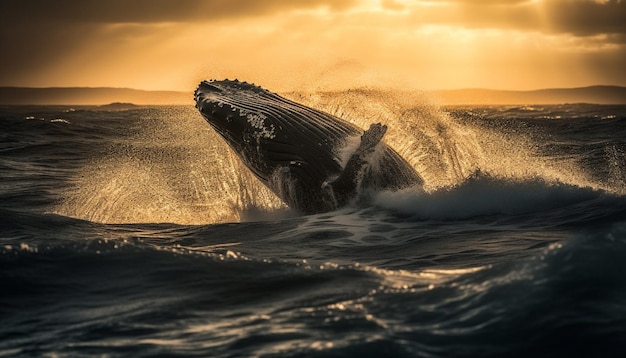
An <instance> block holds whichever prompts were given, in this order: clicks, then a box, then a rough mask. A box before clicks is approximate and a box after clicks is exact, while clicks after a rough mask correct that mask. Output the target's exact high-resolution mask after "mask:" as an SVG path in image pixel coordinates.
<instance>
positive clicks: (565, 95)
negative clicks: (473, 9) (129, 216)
mask: <svg viewBox="0 0 626 358" xmlns="http://www.w3.org/2000/svg"><path fill="white" fill-rule="evenodd" d="M346 91H365V92H367V91H397V92H398V93H399V92H405V93H409V94H411V93H416V94H424V95H426V96H430V97H432V100H433V101H435V102H437V103H440V104H442V105H463V104H468V105H474V104H486V105H490V104H494V105H497V104H503V105H506V104H513V105H516V104H563V103H593V104H626V87H624V86H616V85H592V86H585V87H570V88H542V89H536V90H499V89H489V88H459V89H448V90H423V89H412V88H409V89H404V90H403V89H399V90H398V89H395V88H391V87H387V88H385V87H379V88H376V87H367V86H361V87H355V88H346V89H335V90H319V89H318V90H310V91H309V92H311V93H315V92H326V93H341V92H346ZM276 92H277V93H279V94H282V95H285V96H287V97H289V94H290V93H298V92H300V93H307V90H306V89H304V90H292V91H276ZM114 102H126V103H134V104H139V105H150V104H155V105H158V104H172V105H176V104H192V103H193V91H176V90H142V89H135V88H128V87H0V104H2V105H38V104H44V105H48V104H67V105H102V104H108V103H114Z"/></svg>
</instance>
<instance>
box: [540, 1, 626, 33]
mask: <svg viewBox="0 0 626 358" xmlns="http://www.w3.org/2000/svg"><path fill="white" fill-rule="evenodd" d="M541 6H542V7H543V9H544V11H545V13H546V14H547V16H548V19H549V22H548V24H549V25H548V29H549V30H550V31H554V32H567V33H572V34H575V35H580V36H588V35H596V34H626V1H623V0H609V1H606V2H596V1H592V0H548V1H544V2H543V3H542V4H541Z"/></svg>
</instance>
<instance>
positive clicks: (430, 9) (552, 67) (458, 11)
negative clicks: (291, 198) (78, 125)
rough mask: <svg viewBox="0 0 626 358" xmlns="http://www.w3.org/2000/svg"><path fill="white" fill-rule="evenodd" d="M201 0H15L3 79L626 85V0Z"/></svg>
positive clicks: (175, 84)
mask: <svg viewBox="0 0 626 358" xmlns="http://www.w3.org/2000/svg"><path fill="white" fill-rule="evenodd" d="M220 4H221V3H220ZM3 6H4V7H6V6H8V5H0V10H2V7H3ZM198 6H199V8H193V9H192V8H186V7H185V6H184V5H180V6H178V7H177V8H176V9H174V8H172V9H167V8H163V9H159V8H154V9H150V11H149V12H144V13H140V12H136V13H135V12H132V11H131V12H125V13H124V14H122V13H121V12H119V11H113V9H110V8H108V7H107V6H105V5H102V9H100V11H98V9H93V11H90V12H88V13H85V14H82V15H79V14H78V13H76V14H72V13H71V12H70V13H63V14H61V13H58V14H57V11H56V10H55V9H54V8H50V9H49V12H51V13H52V15H55V14H56V15H55V16H48V17H37V16H35V18H33V19H31V20H32V21H28V22H26V21H24V19H26V18H27V17H29V16H30V17H32V16H33V14H31V13H29V12H28V11H27V10H28V9H27V8H26V7H24V8H23V9H22V8H21V5H15V4H14V5H12V7H11V8H9V9H7V11H4V12H2V13H6V14H8V13H10V11H9V10H11V9H13V11H12V12H13V14H12V16H9V17H7V16H6V15H4V17H3V20H5V24H4V26H10V28H11V29H12V30H11V32H8V31H5V32H3V34H2V37H1V38H0V40H1V41H2V45H3V48H8V49H11V51H10V52H11V54H12V55H11V56H5V57H3V59H2V61H3V62H2V66H0V78H2V79H3V80H2V82H3V83H0V85H14V86H35V87H41V86H110V87H134V88H141V89H174V90H189V89H190V88H193V87H194V86H195V84H196V83H197V82H198V81H199V80H201V79H204V78H211V77H215V78H224V77H230V78H232V77H238V78H243V79H247V80H250V81H254V82H257V83H262V84H264V85H266V86H268V87H271V88H272V89H274V90H277V91H286V90H297V89H302V88H326V89H333V88H346V87H355V86H363V85H365V86H377V85H380V82H393V83H398V84H401V85H402V86H409V87H412V88H421V89H438V88H464V87H487V88H497V89H534V88H541V87H550V86H556V87H572V86H584V85H592V84H599V83H606V84H626V73H625V72H624V71H623V69H622V67H623V63H622V62H623V61H619V59H620V58H621V59H622V60H623V58H626V45H625V44H624V42H623V41H621V40H620V39H622V38H623V36H624V34H623V33H621V32H623V31H624V27H623V25H622V23H623V16H622V15H626V3H625V2H620V1H593V0H586V1H584V0H581V1H575V2H572V1H567V2H563V1H559V0H544V1H537V0H534V1H523V0H519V1H498V0H490V1H479V2H476V1H468V0H454V1H406V0H363V1H349V0H342V1H333V2H329V1H323V0H317V1H311V2H302V3H301V2H297V3H294V2H287V1H284V2H282V1H275V2H268V3H263V5H260V4H256V5H254V6H249V7H246V6H234V5H232V6H231V5H228V4H227V3H224V4H222V5H219V6H218V5H215V4H214V3H213V2H207V3H206V4H202V5H198ZM15 9H16V10H15ZM20 11H21V12H20ZM0 12H1V11H0ZM81 16H83V17H88V18H81ZM18 19H22V21H18ZM77 19H80V20H81V21H77ZM25 24H28V26H26V25H25ZM44 32H45V33H46V34H47V36H46V40H45V42H44V41H43V40H42V39H40V38H41V36H39V34H40V33H44ZM10 33H12V34H16V33H20V34H21V36H22V38H20V37H19V36H18V37H15V36H13V35H9V34H10ZM33 55H35V57H36V58H45V61H35V60H33V58H34V57H33ZM571 69H577V70H576V71H572V70H571ZM581 69H583V70H581Z"/></svg>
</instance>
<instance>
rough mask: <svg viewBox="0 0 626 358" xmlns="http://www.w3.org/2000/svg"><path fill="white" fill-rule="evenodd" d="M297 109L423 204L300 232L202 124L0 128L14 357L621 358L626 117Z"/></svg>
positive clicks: (25, 116) (601, 109)
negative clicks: (370, 158)
mask: <svg viewBox="0 0 626 358" xmlns="http://www.w3.org/2000/svg"><path fill="white" fill-rule="evenodd" d="M359 96H361V97H359ZM362 97H365V98H362ZM300 99H302V98H300ZM305 99H306V100H307V101H308V103H309V104H311V105H315V106H317V107H319V108H323V109H325V110H329V111H332V112H334V113H337V114H339V115H342V116H343V117H344V118H347V119H354V118H368V120H370V121H384V122H386V123H388V124H389V126H390V133H388V137H387V141H388V143H390V144H391V145H393V146H395V147H396V149H397V150H398V151H399V152H401V153H402V154H403V156H405V157H406V158H407V159H408V160H410V162H411V163H412V164H413V165H414V166H415V167H416V169H417V170H418V171H419V172H420V173H421V174H422V175H423V177H424V179H425V181H426V193H420V192H419V191H416V190H407V191H404V192H402V193H385V192H383V193H374V194H373V196H372V197H371V198H370V200H369V201H368V202H367V203H361V204H359V205H353V206H350V207H347V208H344V209H342V210H339V211H336V212H332V213H327V214H322V215H314V216H306V217H301V216H298V215H296V214H294V213H292V212H290V211H289V210H287V209H286V208H284V207H283V206H282V205H281V204H280V202H278V201H277V200H276V198H274V197H273V196H272V195H271V194H270V193H268V192H267V191H266V190H265V189H263V188H262V187H260V186H259V185H258V184H257V183H256V182H255V181H254V179H253V178H251V177H250V176H249V175H247V174H245V172H244V171H243V169H242V168H240V167H239V165H238V164H237V162H236V160H235V159H234V156H233V155H232V154H231V153H229V152H228V151H227V150H226V147H225V146H224V145H223V143H221V142H220V140H219V138H218V137H217V136H216V135H215V134H214V133H212V132H211V130H210V128H209V127H208V125H206V124H205V123H204V122H203V120H202V119H201V118H200V116H199V115H198V114H196V113H195V111H194V110H193V108H190V107H148V108H140V109H133V110H128V111H110V112H107V111H101V110H98V108H77V109H76V110H69V108H68V107H48V108H46V107H8V108H2V109H0V123H1V125H2V128H3V130H2V132H1V133H0V173H1V176H0V284H1V286H0V287H1V288H0V322H1V323H0V356H7V357H12V356H15V357H18V356H19V357H22V356H33V357H39V356H112V357H115V356H133V357H141V356H181V357H192V356H198V357H206V356H215V357H240V356H276V357H310V356H313V357H356V356H363V357H381V356H389V357H391V356H394V357H477V356H481V357H486V356H509V357H510V356H519V357H529V356H551V357H555V356H577V357H578V356H581V357H621V356H624V354H626V197H625V192H626V190H625V189H626V155H625V151H626V107H624V106H592V105H563V106H544V107H482V108H480V107H473V108H460V107H455V108H450V109H448V110H446V111H444V110H441V109H438V108H436V107H434V106H431V105H428V104H424V103H417V102H415V103H414V102H411V101H404V100H403V101H401V102H400V103H392V104H393V105H394V106H392V105H391V104H389V98H387V97H385V96H383V95H381V94H380V93H356V94H354V93H352V94H344V95H343V96H342V95H340V94H335V95H326V96H318V97H315V96H313V97H307V98H305ZM395 100H397V101H400V100H398V99H397V98H396V99H395ZM372 103H374V104H378V106H368V105H366V104H370V105H371V104H372ZM386 105H388V107H385V106H386ZM399 111H400V112H399ZM400 118H401V120H400ZM368 120H364V121H365V123H367V121H368ZM355 122H357V123H358V124H359V125H361V126H364V125H363V123H359V121H358V120H356V121H355ZM393 128H399V129H398V130H397V131H396V132H395V133H394V132H393ZM242 173H244V174H242Z"/></svg>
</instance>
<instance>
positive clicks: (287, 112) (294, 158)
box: [194, 80, 422, 214]
mask: <svg viewBox="0 0 626 358" xmlns="http://www.w3.org/2000/svg"><path fill="white" fill-rule="evenodd" d="M194 99H195V101H196V108H197V109H198V110H199V111H200V113H201V114H202V116H203V117H204V119H205V120H206V121H207V122H208V123H209V124H210V125H211V126H212V127H213V128H214V129H215V131H216V132H217V133H218V134H219V135H220V136H221V137H222V138H223V139H224V140H225V141H226V143H227V144H228V145H229V146H230V147H231V148H232V149H233V150H234V152H235V153H236V154H237V155H238V156H239V159H240V160H241V161H242V162H243V163H244V164H245V165H246V167H248V168H249V169H250V171H252V173H253V174H254V175H255V176H256V177H257V178H258V179H259V180H260V181H261V182H262V183H263V184H265V185H266V186H267V187H268V188H269V189H270V190H271V191H273V192H274V193H275V194H276V195H278V197H280V198H281V199H282V200H283V201H284V202H285V203H286V204H287V205H288V206H289V207H290V208H292V209H295V210H297V211H299V212H301V213H304V214H314V213H321V212H326V211H331V210H334V209H336V208H339V207H341V206H344V205H346V204H347V203H348V202H350V201H351V200H353V199H354V198H356V197H357V196H358V194H359V193H362V192H364V191H365V190H367V189H370V188H371V189H391V190H396V189H402V188H406V187H409V186H413V185H416V184H422V178H421V177H420V176H419V174H417V173H416V172H415V170H414V169H413V168H412V167H411V165H410V164H409V163H407V162H406V161H405V160H404V159H403V158H402V157H401V156H400V155H399V154H398V153H397V152H396V151H394V150H393V149H392V148H390V147H388V146H387V145H386V144H385V143H384V141H382V138H383V136H384V135H385V132H386V131H387V127H386V126H385V125H382V124H380V123H375V124H372V125H371V126H370V127H369V129H367V130H365V131H363V130H361V129H359V128H358V127H356V126H354V125H352V124H350V123H348V122H346V121H344V120H342V119H340V118H338V117H336V116H333V115H331V114H328V113H325V112H322V111H319V110H316V109H313V108H309V107H307V106H304V105H302V104H299V103H297V102H294V101H291V100H289V99H286V98H284V97H282V96H280V95H278V94H276V93H273V92H270V91H268V90H266V89H263V88H262V87H259V86H256V85H254V84H249V83H247V82H240V81H238V80H221V81H218V80H211V81H203V82H201V83H200V85H199V86H198V88H197V89H196V91H195V93H194ZM359 135H360V144H359V145H358V147H357V148H356V149H355V150H354V151H353V152H352V153H350V156H349V159H348V160H347V162H345V163H342V160H341V158H340V151H341V150H342V148H344V147H345V146H346V143H347V141H348V140H349V139H350V138H351V137H355V138H358V136H359ZM374 153H376V155H374Z"/></svg>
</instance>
